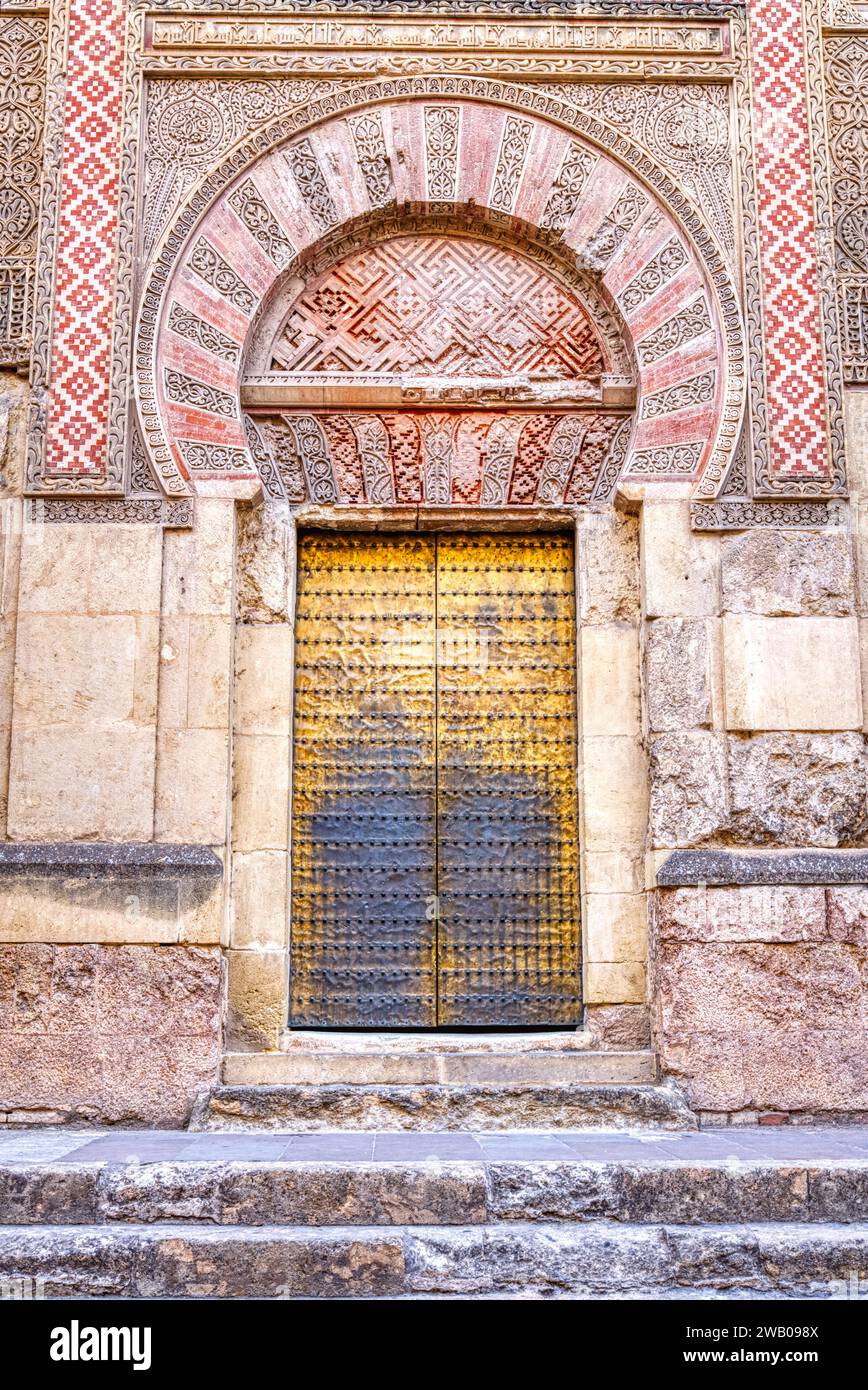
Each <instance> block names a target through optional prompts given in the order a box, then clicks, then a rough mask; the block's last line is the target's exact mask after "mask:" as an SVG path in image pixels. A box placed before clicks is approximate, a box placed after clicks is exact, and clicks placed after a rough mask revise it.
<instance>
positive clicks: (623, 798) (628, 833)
mask: <svg viewBox="0 0 868 1390" xmlns="http://www.w3.org/2000/svg"><path fill="white" fill-rule="evenodd" d="M582 749H583V755H584V768H583V775H582V783H583V786H582V792H583V798H584V806H585V818H584V845H585V849H586V850H589V851H591V852H593V853H598V852H603V853H611V852H615V853H624V852H625V851H630V850H631V849H637V848H638V847H640V846H641V845H642V844H643V843H644V840H645V834H646V829H647V822H648V771H647V766H646V760H645V752H644V749H643V747H642V742H641V740H640V739H639V738H638V737H637V738H628V737H624V736H613V737H611V738H610V737H604V736H601V735H589V736H588V737H587V738H585V739H583V741H582Z"/></svg>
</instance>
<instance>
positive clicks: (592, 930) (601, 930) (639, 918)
mask: <svg viewBox="0 0 868 1390" xmlns="http://www.w3.org/2000/svg"><path fill="white" fill-rule="evenodd" d="M584 917H585V957H586V959H587V960H588V961H590V962H611V963H614V962H624V961H628V962H629V961H632V962H635V961H640V960H644V959H645V958H646V956H647V954H648V910H647V899H646V897H645V894H644V893H589V894H588V895H587V897H586V899H585V909H584Z"/></svg>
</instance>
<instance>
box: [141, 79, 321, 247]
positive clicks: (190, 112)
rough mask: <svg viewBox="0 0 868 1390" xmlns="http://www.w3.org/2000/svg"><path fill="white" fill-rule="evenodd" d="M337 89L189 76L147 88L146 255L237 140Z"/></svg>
mask: <svg viewBox="0 0 868 1390" xmlns="http://www.w3.org/2000/svg"><path fill="white" fill-rule="evenodd" d="M335 85H336V84H335V83H334V82H323V81H320V80H318V79H315V78H312V79H307V80H305V79H304V78H286V77H285V78H272V79H271V80H269V81H261V82H257V81H243V80H238V81H233V80H226V79H223V80H221V79H219V78H218V79H211V78H203V77H200V78H195V79H193V80H190V79H186V78H178V79H170V80H168V81H166V80H162V79H154V80H153V81H151V82H149V83H148V87H147V98H146V109H145V164H144V212H143V218H142V246H143V250H144V252H145V253H146V254H147V253H148V252H150V251H151V250H152V249H153V246H154V244H155V242H156V240H157V237H158V236H159V234H160V231H161V229H162V228H163V226H164V225H165V223H166V221H167V220H168V218H169V217H171V215H172V212H173V211H174V210H175V208H176V207H177V206H178V204H179V203H180V202H181V200H182V199H183V198H184V197H185V196H186V194H187V193H188V192H189V191H190V189H191V188H192V186H193V184H194V183H195V182H196V180H197V179H198V178H200V177H201V176H202V174H204V173H205V172H206V170H207V169H209V168H210V166H211V165H212V164H214V163H215V162H216V161H217V159H219V157H220V156H221V155H222V154H225V152H226V150H228V149H229V148H230V146H231V145H234V144H235V142H236V141H237V140H240V139H241V138H242V136H245V135H251V134H252V133H253V132H254V131H255V130H259V129H260V128H261V127H262V126H263V125H266V124H267V123H268V121H270V120H272V119H273V118H274V117H275V116H277V115H279V114H280V112H281V111H286V110H289V108H290V107H292V106H297V105H298V104H299V102H304V101H311V100H313V99H314V98H315V97H316V96H319V95H322V94H324V93H325V92H328V91H331V90H332V89H333V88H334V86H335Z"/></svg>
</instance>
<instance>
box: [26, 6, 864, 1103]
mask: <svg viewBox="0 0 868 1390" xmlns="http://www.w3.org/2000/svg"><path fill="white" fill-rule="evenodd" d="M7 8H8V14H7V13H6V12H4V17H3V19H2V20H0V57H3V56H5V55H6V54H7V53H9V54H14V55H15V57H14V61H13V62H11V63H10V62H4V63H0V69H2V72H3V73H5V74H6V75H5V76H3V77H0V111H3V112H4V113H12V120H11V121H7V122H6V125H5V126H4V127H3V128H4V129H8V130H12V131H14V132H16V136H15V140H13V141H12V143H11V144H4V143H0V161H2V162H3V168H2V175H3V177H2V180H0V183H2V188H0V367H2V369H3V375H2V378H0V473H2V479H0V517H2V529H0V836H2V840H0V1116H6V1117H7V1118H8V1119H10V1120H12V1121H35V1122H38V1121H45V1120H46V1119H50V1118H53V1117H58V1116H59V1117H63V1118H72V1119H75V1120H82V1121H89V1122H101V1123H102V1122H106V1123H142V1122H147V1123H155V1124H180V1123H184V1122H185V1121H186V1119H187V1117H188V1116H189V1113H190V1110H191V1107H192V1106H193V1104H194V1101H195V1099H196V1096H197V1095H198V1094H199V1093H200V1092H201V1091H202V1090H204V1089H207V1088H208V1087H209V1086H210V1085H212V1084H213V1083H214V1082H215V1081H216V1080H217V1078H218V1075H219V1071H220V1059H221V1056H222V1055H223V1054H225V1053H226V1052H236V1053H237V1052H248V1053H251V1054H259V1053H268V1052H277V1051H278V1050H279V1049H281V1048H282V1047H283V1048H285V1047H286V1045H287V1038H286V1028H287V1017H288V1014H287V1010H288V999H289V985H288V968H289V966H288V960H289V957H288V948H289V941H290V933H291V930H292V876H291V863H290V860H291V854H290V808H291V798H292V793H293V727H292V691H293V673H294V663H295V655H294V617H295V588H296V570H297V564H296V542H297V535H298V531H299V529H301V528H304V527H308V528H332V529H339V530H345V531H352V530H354V529H359V528H362V529H368V530H377V529H392V530H400V529H410V530H416V529H420V530H431V531H437V530H438V529H445V530H453V531H454V530H462V529H464V530H468V531H472V530H474V529H475V530H482V529H485V530H496V529H498V528H512V529H521V530H531V531H544V530H545V529H546V528H552V527H559V528H567V529H569V530H570V531H571V533H572V534H573V535H574V536H575V542H576V595H575V597H576V611H577V643H576V646H577V653H578V733H577V739H578V743H577V759H578V769H579V775H578V790H579V813H580V814H579V820H580V833H579V842H580V843H579V851H578V854H579V867H580V875H581V894H582V912H581V916H582V958H583V979H582V998H583V1004H584V1018H583V1026H582V1028H581V1030H580V1034H581V1042H582V1045H583V1046H585V1047H587V1048H588V1049H589V1050H592V1051H598V1050H599V1051H603V1052H612V1053H615V1052H624V1051H639V1050H645V1049H648V1048H653V1050H654V1052H655V1054H656V1057H657V1059H658V1061H659V1066H660V1070H661V1073H662V1075H663V1076H664V1077H665V1078H672V1079H674V1081H675V1082H676V1083H677V1084H678V1085H679V1086H680V1087H682V1088H683V1089H684V1092H685V1094H686V1096H687V1097H688V1100H689V1103H690V1105H691V1106H692V1107H693V1109H694V1110H695V1111H696V1112H698V1113H700V1114H701V1115H702V1116H703V1117H704V1118H705V1119H706V1120H708V1121H711V1120H714V1121H715V1122H721V1121H724V1120H726V1119H728V1118H732V1119H738V1120H739V1121H747V1120H751V1119H756V1118H759V1117H761V1116H764V1115H767V1114H769V1113H773V1114H780V1115H785V1116H786V1115H792V1116H794V1117H797V1118H800V1119H805V1118H808V1117H811V1116H820V1115H822V1116H834V1117H835V1118H836V1119H846V1118H848V1117H850V1118H852V1117H854V1116H861V1117H862V1118H863V1119H864V1116H865V1114H866V1113H868V1072H866V1066H868V1064H866V1060H865V1059H866V1056H868V1051H866V1047H865V1043H866V1031H865V1008H866V983H865V982H866V950H868V939H866V925H865V924H866V921H868V888H866V887H865V883H866V882H868V878H866V875H865V868H864V863H865V861H864V858H863V857H862V856H860V855H859V854H858V851H859V850H860V849H862V848H868V751H866V741H865V740H866V732H868V684H866V682H868V579H866V576H868V391H866V380H868V376H866V360H868V356H866V355H868V288H866V287H868V262H866V260H865V245H864V242H865V237H864V227H865V220H866V217H868V187H866V181H865V179H866V175H865V168H864V167H863V166H864V161H862V164H860V163H859V161H858V159H857V158H856V156H855V155H854V149H856V147H857V146H858V143H859V139H860V138H861V141H862V143H863V145H864V140H865V138H866V136H865V130H866V125H865V122H866V115H865V98H864V92H865V85H866V84H865V81H864V80H863V76H864V72H865V68H866V63H868V6H866V5H864V4H858V3H852V0H851V3H843V2H842V0H822V2H821V0H798V2H797V3H793V0H786V3H784V0H748V3H742V0H685V3H680V0H623V3H621V0H588V3H587V4H586V5H583V6H582V7H580V10H581V13H578V14H577V13H576V10H575V6H573V5H571V4H563V5H562V4H560V3H557V2H556V0H552V3H545V4H542V3H541V4H534V3H525V2H524V0H489V3H487V4H479V5H473V4H470V3H467V4H464V3H463V0H462V3H460V4H457V5H456V4H450V5H446V4H445V3H444V4H441V3H440V0H432V3H430V4H418V3H414V0H406V3H404V4H395V5H387V6H386V5H382V4H379V3H376V2H375V0H371V3H370V5H369V6H367V7H366V6H364V5H362V6H352V7H351V6H349V5H347V4H343V3H342V2H341V0H333V3H331V4H328V3H326V4H323V5H321V6H320V5H318V6H316V7H314V6H312V5H310V4H308V3H306V0H298V4H297V5H296V6H295V7H290V8H289V9H288V10H286V11H284V9H283V8H280V7H276V6H275V5H273V4H271V3H270V0H261V3H255V0H252V2H251V4H249V5H248V6H246V7H245V8H244V10H243V12H242V13H240V14H238V13H236V12H235V11H236V7H235V6H234V5H230V4H229V3H228V0H227V3H225V4H224V3H221V0H218V3H216V4H214V3H211V4H208V5H204V4H199V3H198V2H197V0H181V2H180V3H178V4H171V5H170V4H168V3H167V2H166V0H154V3H153V4H152V5H150V6H145V5H140V4H138V3H136V2H134V0H130V3H129V4H128V3H126V0H112V3H111V4H110V5H108V6H105V5H96V4H95V3H94V0H55V2H54V3H53V4H52V5H51V6H50V7H49V6H41V5H37V4H31V3H29V0H8V5H7ZM230 11H232V12H231V13H230ZM447 19H448V22H447ZM25 117H26V119H25ZM10 138H11V137H10ZM7 166H8V167H7ZM860 228H861V231H860ZM809 851H823V852H825V857H824V858H822V859H821V860H816V861H814V860H812V861H811V863H815V862H816V863H822V865H824V866H825V867H823V868H821V869H817V870H816V871H815V872H814V871H812V873H813V877H811V878H810V881H806V880H805V877H804V873H805V872H808V871H807V870H804V871H803V870H797V869H796V868H794V867H793V865H794V863H795V857H797V855H796V852H809ZM714 853H716V854H719V855H723V856H730V857H729V858H728V859H726V862H727V863H728V864H729V865H730V870H729V873H730V875H731V877H732V881H729V880H728V881H727V882H725V883H717V882H715V881H714V880H712V881H711V882H710V883H709V884H706V883H705V880H702V879H701V878H697V875H698V874H700V873H701V872H704V870H703V867H702V866H703V865H705V864H707V863H708V862H710V861H709V860H708V859H707V858H706V857H705V856H708V855H709V854H714ZM197 856H198V857H197ZM203 856H204V857H203ZM673 856H674V858H673ZM794 856H795V857H794ZM715 862H718V861H715ZM720 862H723V861H720ZM676 864H677V865H679V866H680V867H678V868H677V869H676V868H675V867H672V866H674V865H676ZM691 864H692V865H693V866H694V869H691V868H690V865H691ZM667 865H670V868H669V869H668V870H667ZM782 865H783V866H784V867H783V868H781V867H780V866H782ZM776 866H778V867H776ZM694 870H695V871H694ZM781 873H783V874H784V875H787V874H789V875H790V876H791V880H792V881H787V879H786V877H785V878H784V879H781V877H780V875H781ZM800 874H801V875H802V876H799V875H800ZM679 875H680V876H681V877H680V878H679Z"/></svg>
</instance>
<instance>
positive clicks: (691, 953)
mask: <svg viewBox="0 0 868 1390" xmlns="http://www.w3.org/2000/svg"><path fill="white" fill-rule="evenodd" d="M862 956H863V957H864V952H863V953H862ZM864 963H865V962H864V959H860V953H859V951H858V948H855V947H848V946H845V945H840V944H837V943H833V942H829V943H827V944H825V945H812V944H805V943H794V944H791V945H786V946H780V945H774V944H766V943H753V942H751V943H749V944H741V943H734V942H715V943H713V944H711V943H707V944H699V943H694V942H691V943H687V944H684V945H674V944H670V943H664V944H663V945H661V947H660V950H659V954H658V961H657V972H658V986H659V992H660V997H659V1010H660V1018H661V1023H662V1027H663V1030H664V1031H665V1033H667V1034H670V1035H675V1034H676V1033H677V1034H681V1035H682V1036H684V1035H687V1036H689V1035H690V1034H691V1033H694V1032H695V1033H710V1032H714V1031H721V1032H723V1031H724V1028H725V1025H726V1026H727V1027H728V1029H729V1031H730V1033H731V1035H732V1036H733V1037H736V1038H739V1039H741V1040H742V1041H743V1042H744V1043H745V1044H747V1042H748V1041H749V1040H750V1039H751V1038H752V1037H753V1036H754V1035H755V1034H756V1033H757V1032H761V1031H765V1030H768V1031H770V1032H771V1031H778V1032H781V1033H783V1032H784V1031H785V1030H790V1031H791V1032H795V1033H796V1034H797V1036H802V1035H803V1034H804V1032H805V1030H808V1029H810V1030H818V1029H826V1030H838V1031H840V1032H841V1033H842V1034H845V1033H846V1031H847V1029H848V1028H858V1027H860V1025H861V1026H862V1027H863V1028H864V1027H865V1026H868V1019H866V1017H865V1011H864V1005H863V995H862V978H861V970H860V967H862V966H863V965H864ZM866 1074H868V1059H866Z"/></svg>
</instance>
